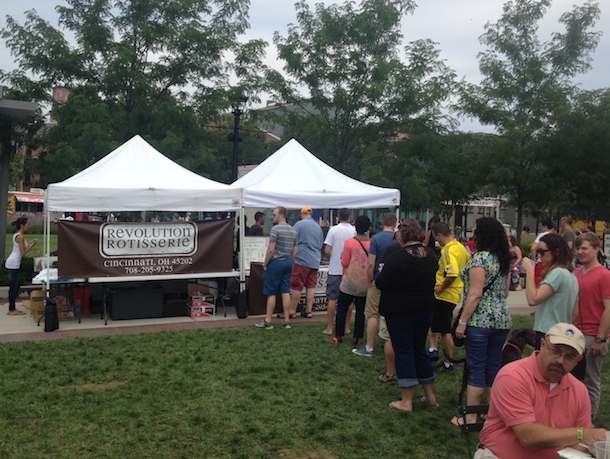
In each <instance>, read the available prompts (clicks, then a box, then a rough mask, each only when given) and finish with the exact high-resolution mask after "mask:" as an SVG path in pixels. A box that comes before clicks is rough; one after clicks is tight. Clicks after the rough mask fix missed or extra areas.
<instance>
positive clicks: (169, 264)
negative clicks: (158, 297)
mask: <svg viewBox="0 0 610 459" xmlns="http://www.w3.org/2000/svg"><path fill="white" fill-rule="evenodd" d="M234 224H235V223H234V219H226V220H216V221H209V222H208V221H204V222H171V223H144V222H142V223H119V222H116V223H114V222H113V223H98V222H73V221H65V220H60V222H59V233H58V246H59V262H58V271H59V272H58V274H59V277H60V278H62V279H65V278H68V279H70V278H77V277H85V278H87V277H104V276H108V277H121V276H144V277H145V276H154V275H159V274H189V273H216V272H228V271H231V269H232V267H233V258H232V256H233V228H234Z"/></svg>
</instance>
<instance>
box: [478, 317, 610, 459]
mask: <svg viewBox="0 0 610 459" xmlns="http://www.w3.org/2000/svg"><path fill="white" fill-rule="evenodd" d="M540 346H541V347H540V351H536V352H534V353H533V354H532V355H531V356H530V357H528V358H525V359H521V360H517V361H515V362H512V363H509V364H508V365H506V366H504V367H503V368H502V369H501V370H500V371H499V373H498V375H497V376H496V379H495V381H494V384H493V386H492V388H491V402H490V407H489V415H488V417H487V420H486V421H485V424H484V426H483V430H482V431H481V435H480V440H481V443H482V444H483V445H484V446H483V447H481V448H480V449H479V450H477V452H476V454H475V456H474V457H475V459H494V458H501V459H504V458H516V457H518V458H519V459H534V458H536V459H547V458H548V459H550V458H553V459H554V458H557V456H558V455H557V451H558V450H560V449H562V448H565V447H568V446H570V447H572V448H575V449H579V450H584V448H583V447H582V446H580V445H579V444H586V445H593V444H594V443H595V442H596V441H605V439H606V430H605V429H594V428H592V427H591V402H590V401H589V395H588V393H587V388H586V387H585V386H584V384H583V383H581V382H580V381H578V379H576V378H575V377H574V376H573V375H571V374H570V371H572V370H573V369H574V367H575V366H576V364H577V363H578V362H579V361H580V359H582V358H583V356H582V355H583V353H584V352H585V337H584V335H583V334H582V332H581V331H580V330H579V329H578V328H576V327H575V326H574V325H572V324H567V323H558V324H556V325H554V326H553V327H551V328H550V329H549V331H548V332H547V333H546V335H545V337H544V338H542V340H541V343H540Z"/></svg>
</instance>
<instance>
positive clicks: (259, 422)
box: [0, 316, 610, 459]
mask: <svg viewBox="0 0 610 459" xmlns="http://www.w3.org/2000/svg"><path fill="white" fill-rule="evenodd" d="M532 324H533V321H532V318H531V317H530V316H521V317H517V318H516V326H531V325H532ZM320 331H321V324H319V323H316V324H297V325H296V326H295V327H294V328H293V329H292V330H281V329H276V330H272V331H268V330H258V329H254V328H253V327H243V328H236V329H209V330H196V331H180V332H160V333H154V334H140V335H130V336H112V337H101V338H90V339H83V338H78V339H69V340H58V341H38V342H24V343H7V344H2V345H1V346H0V359H1V361H2V362H3V365H2V371H1V372H0V381H1V386H2V388H3V403H2V404H1V405H0V431H1V432H2V433H3V434H2V440H1V441H0V457H3V458H4V457H6V458H13V459H18V458H24V459H29V458H34V457H35V458H53V459H60V458H66V459H72V458H77V457H86V458H117V459H118V458H121V459H123V458H155V459H162V458H172V459H173V458H189V459H190V458H244V459H245V458H248V459H249V458H273V459H275V458H286V459H296V458H308V459H318V458H319V459H331V458H345V459H348V458H349V459H359V458H362V459H370V458H383V457H401V458H415V459H417V458H422V459H424V458H426V459H428V458H448V459H451V458H466V457H467V453H466V445H465V441H464V438H462V435H461V434H460V432H459V430H458V429H457V428H456V427H454V426H452V425H451V424H450V422H449V420H450V418H451V417H452V416H453V415H454V414H455V410H456V405H457V392H458V390H459V387H460V383H461V377H462V371H461V368H460V369H459V371H457V372H456V373H454V374H440V375H439V376H438V377H437V382H436V392H437V397H438V401H439V403H440V407H439V408H432V407H428V406H427V405H424V404H416V409H415V411H414V412H413V413H410V414H407V413H402V412H397V411H395V410H391V409H390V408H388V403H389V402H391V401H393V400H396V399H397V398H399V394H400V391H399V389H398V388H397V387H395V386H389V385H384V384H381V383H379V382H377V380H376V377H377V375H378V374H381V373H382V372H383V371H384V367H385V365H384V360H383V356H382V355H381V353H379V354H378V355H375V356H374V357H373V358H362V357H358V356H355V355H353V354H352V352H351V346H350V345H348V344H344V345H340V346H334V345H331V344H329V343H327V342H326V340H325V337H324V336H323V335H322V333H320ZM379 344H380V343H379ZM378 347H379V348H381V346H380V345H379V346H378ZM458 352H461V350H460V351H458ZM609 372H610V369H609V366H608V365H606V370H605V371H604V384H605V385H606V387H607V384H608V373H609ZM422 394H423V392H422V391H421V388H420V389H418V390H416V396H417V398H419V397H420V396H421V395H422ZM609 407H610V396H608V395H607V391H604V395H603V397H602V407H601V409H600V416H599V418H598V425H599V426H608V425H609V422H608V421H609V413H610V411H609V409H608V408H609Z"/></svg>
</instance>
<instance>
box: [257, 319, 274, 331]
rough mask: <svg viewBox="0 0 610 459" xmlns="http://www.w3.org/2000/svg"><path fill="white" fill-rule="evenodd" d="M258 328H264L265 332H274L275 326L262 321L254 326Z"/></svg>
mask: <svg viewBox="0 0 610 459" xmlns="http://www.w3.org/2000/svg"><path fill="white" fill-rule="evenodd" d="M254 326H255V327H256V328H264V329H265V330H273V324H272V323H271V322H267V321H264V320H263V321H262V322H259V323H257V324H255V325H254Z"/></svg>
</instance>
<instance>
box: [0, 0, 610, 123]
mask: <svg viewBox="0 0 610 459" xmlns="http://www.w3.org/2000/svg"><path fill="white" fill-rule="evenodd" d="M3 3H4V4H3V8H2V16H1V17H0V27H2V28H4V26H5V24H6V16H7V15H9V16H12V17H13V18H14V19H16V20H17V21H18V22H19V23H23V22H24V21H25V14H24V13H25V11H27V10H30V9H35V10H36V11H37V12H38V14H39V15H40V16H41V17H43V18H45V19H47V20H48V21H49V22H50V23H51V25H53V26H57V14H56V13H55V5H57V4H59V3H62V2H60V0H18V1H10V2H9V1H8V0H5V1H4V2H3ZM294 3H295V2H294V1H292V0H251V1H250V21H249V22H250V30H249V31H248V33H247V34H246V35H245V37H244V39H254V38H259V39H261V38H262V39H263V40H265V41H267V42H268V43H269V46H268V48H267V57H266V63H267V64H268V65H270V66H273V67H275V68H277V69H278V70H281V66H282V65H281V63H280V62H279V61H277V59H276V50H275V47H274V46H273V33H274V32H275V31H279V32H280V34H281V35H282V36H286V34H287V30H288V25H289V24H291V23H293V24H294V23H296V12H295V8H294ZM308 3H309V5H310V6H311V7H312V9H313V7H314V5H315V4H317V3H324V4H326V5H330V4H333V3H342V2H341V1H337V0H308ZM417 3H418V7H417V8H416V9H415V11H414V13H413V14H410V15H408V16H406V17H405V18H404V19H403V21H402V32H403V36H404V42H405V43H408V42H410V41H413V40H417V39H423V38H429V39H431V40H433V41H434V42H436V43H438V45H437V48H438V49H440V50H441V58H442V59H444V60H445V61H446V63H447V64H448V65H449V66H450V67H451V68H453V69H454V70H455V71H456V73H457V75H458V78H460V79H461V78H464V79H465V80H466V81H469V82H472V83H478V82H479V81H480V79H481V75H480V73H479V70H478V59H477V54H478V53H479V52H481V51H484V50H485V48H484V47H483V46H482V45H481V44H480V43H479V37H480V36H481V35H482V34H483V32H484V26H485V24H486V23H488V22H492V23H493V22H496V21H497V20H498V18H499V17H500V15H501V14H502V5H503V3H504V2H503V1H502V0H419V1H418V2H417ZM583 3H584V2H583V1H582V0H554V1H553V4H552V7H551V8H550V9H549V10H548V12H547V15H546V16H545V18H544V19H543V20H542V21H541V22H540V30H539V37H540V40H541V42H544V41H546V40H547V39H549V38H550V35H551V33H552V32H563V29H561V28H560V24H559V23H558V19H559V17H560V16H561V14H563V13H564V12H567V11H570V10H571V9H572V7H573V5H575V4H583ZM598 3H599V5H600V8H601V18H600V19H599V20H598V22H597V23H596V26H595V28H594V30H601V31H605V32H606V33H605V34H604V35H602V37H601V39H600V42H599V45H598V47H597V50H596V52H595V53H594V54H593V56H592V57H593V62H592V66H593V68H592V70H590V71H589V72H588V73H586V74H584V75H580V76H578V77H576V78H575V81H576V82H577V83H578V84H579V85H580V86H581V88H583V89H599V88H605V87H610V60H609V59H608V56H610V2H608V1H605V0H604V1H601V0H600V1H598ZM0 41H2V39H0ZM14 67H15V64H14V62H13V58H12V56H11V55H10V53H9V52H8V51H7V50H6V47H5V46H4V44H3V43H2V45H1V46H0V68H1V69H2V70H5V71H6V70H10V69H13V68H14ZM263 103H264V101H263ZM460 121H461V129H462V130H464V131H486V132H491V128H490V127H481V126H480V125H479V124H478V123H477V122H476V120H468V119H466V120H460Z"/></svg>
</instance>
